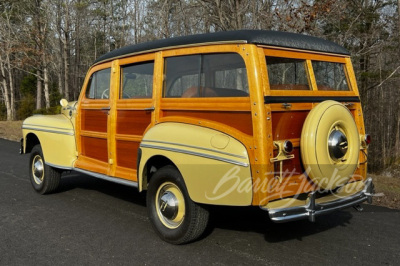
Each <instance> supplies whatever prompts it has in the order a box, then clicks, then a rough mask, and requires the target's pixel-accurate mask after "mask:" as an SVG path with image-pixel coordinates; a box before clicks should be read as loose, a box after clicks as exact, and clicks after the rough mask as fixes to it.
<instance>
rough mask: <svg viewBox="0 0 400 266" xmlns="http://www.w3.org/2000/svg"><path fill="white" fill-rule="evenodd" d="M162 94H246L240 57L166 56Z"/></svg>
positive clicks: (246, 86)
mask: <svg viewBox="0 0 400 266" xmlns="http://www.w3.org/2000/svg"><path fill="white" fill-rule="evenodd" d="M165 77H166V79H165V82H164V97H172V98H177V97H181V98H193V97H247V96H248V92H249V88H248V82H247V73H246V67H245V64H244V61H243V59H242V57H241V56H240V55H239V54H235V53H223V54H199V55H188V56H177V57H168V58H166V59H165Z"/></svg>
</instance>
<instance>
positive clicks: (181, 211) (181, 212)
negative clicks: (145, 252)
mask: <svg viewBox="0 0 400 266" xmlns="http://www.w3.org/2000/svg"><path fill="white" fill-rule="evenodd" d="M166 192H169V193H172V194H173V195H174V196H175V198H176V201H177V203H178V205H177V206H178V211H177V214H176V215H175V217H174V218H173V219H168V218H167V217H165V216H164V215H163V214H162V212H161V208H160V207H161V197H162V196H163V195H164V193H166ZM155 205H156V212H157V215H158V218H159V220H160V221H161V222H162V224H163V225H165V226H166V227H167V228H169V229H176V228H178V227H179V226H180V225H181V224H182V222H183V220H184V218H185V198H184V197H183V194H182V191H181V190H180V189H179V188H178V186H176V185H175V184H174V183H171V182H165V183H163V184H162V185H160V186H159V188H158V190H157V193H156V197H155Z"/></svg>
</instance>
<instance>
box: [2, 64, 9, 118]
mask: <svg viewBox="0 0 400 266" xmlns="http://www.w3.org/2000/svg"><path fill="white" fill-rule="evenodd" d="M0 70H1V76H2V78H3V81H2V87H3V96H4V105H5V106H6V112H7V120H8V121H11V120H12V110H11V104H10V98H9V97H8V94H9V90H8V84H7V80H6V70H5V66H4V64H3V61H0Z"/></svg>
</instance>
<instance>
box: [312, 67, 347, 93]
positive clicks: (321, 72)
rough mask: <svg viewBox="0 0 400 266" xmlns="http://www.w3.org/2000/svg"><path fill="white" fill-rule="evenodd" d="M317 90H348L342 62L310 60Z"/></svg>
mask: <svg viewBox="0 0 400 266" xmlns="http://www.w3.org/2000/svg"><path fill="white" fill-rule="evenodd" d="M312 66H313V70H314V75H315V80H316V82H317V87H318V90H323V91H348V90H349V86H348V83H347V78H346V74H345V70H344V64H341V63H333V62H322V61H313V62H312Z"/></svg>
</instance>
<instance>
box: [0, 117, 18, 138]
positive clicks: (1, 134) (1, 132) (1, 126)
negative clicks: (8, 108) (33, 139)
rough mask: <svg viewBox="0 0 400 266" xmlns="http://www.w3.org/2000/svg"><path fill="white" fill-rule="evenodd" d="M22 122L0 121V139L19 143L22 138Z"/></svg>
mask: <svg viewBox="0 0 400 266" xmlns="http://www.w3.org/2000/svg"><path fill="white" fill-rule="evenodd" d="M21 126H22V121H0V138H3V139H8V140H14V141H19V140H20V139H21V138H22V129H21Z"/></svg>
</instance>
